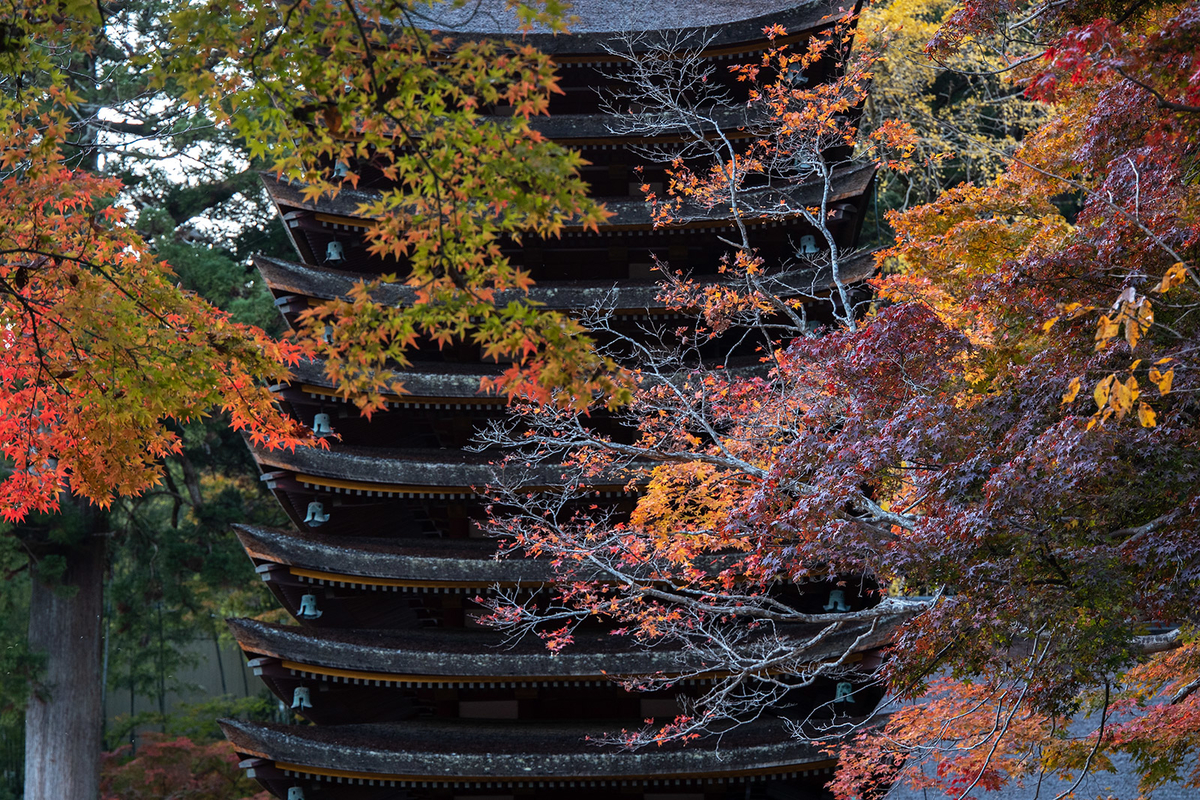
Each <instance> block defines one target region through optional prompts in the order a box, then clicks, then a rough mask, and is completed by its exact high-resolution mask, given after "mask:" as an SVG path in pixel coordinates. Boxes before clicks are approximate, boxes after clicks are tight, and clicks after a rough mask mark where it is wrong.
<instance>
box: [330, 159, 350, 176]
mask: <svg viewBox="0 0 1200 800" xmlns="http://www.w3.org/2000/svg"><path fill="white" fill-rule="evenodd" d="M349 174H350V165H349V164H347V163H346V162H345V161H339V162H337V163H336V164H334V165H333V177H335V178H344V177H346V176H347V175H349Z"/></svg>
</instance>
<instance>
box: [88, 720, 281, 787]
mask: <svg viewBox="0 0 1200 800" xmlns="http://www.w3.org/2000/svg"><path fill="white" fill-rule="evenodd" d="M100 797H101V800H143V798H144V800H160V798H166V797H170V798H178V800H241V799H242V798H252V800H268V798H270V797H271V794H270V792H267V791H266V790H259V786H258V784H257V783H256V782H255V781H254V780H253V779H252V778H248V777H246V775H245V774H244V772H243V771H242V770H241V769H240V768H239V767H238V757H237V754H236V753H235V752H234V751H233V746H232V745H230V744H229V743H228V742H223V741H222V742H205V741H199V742H196V741H193V740H191V739H189V738H187V737H184V736H179V737H176V738H173V739H172V738H168V737H166V736H162V737H156V736H153V735H151V736H150V737H149V741H148V742H147V743H146V744H145V745H144V746H143V747H142V749H141V751H140V752H139V753H138V754H137V755H132V754H131V753H130V752H129V748H128V747H124V748H121V749H119V750H116V751H113V752H111V753H106V754H105V763H104V778H103V780H102V781H101V785H100Z"/></svg>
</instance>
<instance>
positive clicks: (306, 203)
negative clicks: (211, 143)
mask: <svg viewBox="0 0 1200 800" xmlns="http://www.w3.org/2000/svg"><path fill="white" fill-rule="evenodd" d="M874 176H875V165H874V164H873V163H867V164H860V165H858V166H854V167H849V168H846V169H842V170H839V171H838V172H837V173H835V175H834V177H833V187H832V191H831V192H830V196H829V197H827V198H826V199H827V200H828V201H829V202H831V203H833V202H841V201H844V200H851V199H854V198H857V197H860V196H861V195H862V194H863V193H864V192H866V190H867V188H868V187H869V186H870V184H871V179H872V178H873V177H874ZM261 177H262V181H263V185H264V186H265V187H266V190H267V194H269V195H270V196H271V199H272V200H274V201H275V204H276V205H277V206H279V207H280V209H281V210H282V209H283V208H294V209H303V210H307V211H318V212H321V213H323V214H332V215H335V216H341V217H348V218H353V219H366V218H365V217H364V216H363V213H362V212H361V211H360V210H359V209H360V208H361V207H362V206H364V205H367V204H371V203H375V202H377V201H378V200H379V198H380V193H379V192H378V191H375V190H373V189H355V188H352V187H344V188H342V189H340V190H339V191H338V194H337V196H336V197H328V196H323V197H319V198H315V199H314V198H311V197H306V196H305V194H304V188H303V186H302V185H301V184H299V183H291V182H288V181H284V180H280V179H279V178H277V177H276V176H275V175H273V174H270V173H262V174H261ZM824 188H825V187H824V184H822V183H805V184H801V185H799V186H795V187H789V188H787V189H786V190H784V189H768V190H763V191H762V192H760V194H762V195H763V200H764V202H766V201H768V200H772V199H773V198H777V197H779V196H781V195H782V194H786V196H787V197H788V198H790V199H791V201H792V202H794V203H799V204H805V205H816V204H819V203H820V202H821V196H822V194H823V192H824ZM769 205H771V206H774V205H775V203H773V202H772V203H770V204H769ZM605 207H606V208H607V209H608V210H609V211H610V212H611V213H612V216H611V217H609V218H608V220H606V221H605V222H604V224H603V225H602V226H601V227H600V230H601V231H602V232H606V231H615V230H619V229H621V228H630V229H649V228H654V227H655V225H654V219H653V212H652V209H651V207H650V205H649V204H648V203H647V202H646V201H645V200H644V199H643V198H636V199H635V198H629V199H624V198H622V199H615V200H614V199H609V200H605ZM763 216H764V218H765V217H767V215H763ZM746 219H748V220H749V221H752V220H753V215H747V217H746ZM368 221H369V220H368ZM703 225H709V226H712V225H723V226H730V225H733V217H732V215H731V214H730V213H729V211H728V210H727V209H725V208H724V207H721V208H712V209H709V210H699V211H696V213H695V214H689V221H688V222H686V223H682V224H673V225H671V226H670V229H671V230H677V229H681V228H687V227H693V226H696V227H698V226H703ZM564 227H566V228H568V229H570V228H578V229H579V230H583V225H582V223H576V224H572V223H568V224H567V225H566V226H564Z"/></svg>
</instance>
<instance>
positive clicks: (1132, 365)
mask: <svg viewBox="0 0 1200 800" xmlns="http://www.w3.org/2000/svg"><path fill="white" fill-rule="evenodd" d="M1141 363H1142V360H1141V359H1140V358H1139V359H1138V360H1137V361H1134V362H1133V363H1132V364H1130V365H1129V371H1130V372H1133V371H1134V370H1135V369H1137V368H1138V364H1141Z"/></svg>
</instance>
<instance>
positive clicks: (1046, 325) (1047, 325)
mask: <svg viewBox="0 0 1200 800" xmlns="http://www.w3.org/2000/svg"><path fill="white" fill-rule="evenodd" d="M1056 322H1058V317H1051V318H1050V319H1048V320H1046V321H1045V322H1044V323H1042V332H1043V333H1048V332H1049V331H1050V329H1051V328H1053V327H1054V323H1056Z"/></svg>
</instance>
